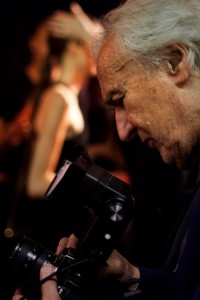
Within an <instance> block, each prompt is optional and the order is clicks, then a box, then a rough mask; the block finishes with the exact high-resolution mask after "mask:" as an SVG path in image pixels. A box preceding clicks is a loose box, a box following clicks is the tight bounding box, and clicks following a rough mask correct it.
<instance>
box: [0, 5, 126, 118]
mask: <svg viewBox="0 0 200 300" xmlns="http://www.w3.org/2000/svg"><path fill="white" fill-rule="evenodd" d="M76 2H77V3H79V4H80V5H81V7H82V8H83V9H84V11H85V12H86V13H87V14H89V15H91V16H93V17H100V16H101V15H102V14H104V13H106V12H107V11H108V10H109V9H111V8H113V7H116V6H117V5H118V4H119V3H120V2H121V1H119V0H109V1H106V0H98V1H93V0H79V1H76ZM70 3H71V1H69V0H56V1H54V0H50V1H47V0H43V1H39V0H31V1H30V0H29V1H26V0H20V1H15V0H8V1H4V4H3V5H2V8H1V12H0V38H1V47H0V66H1V72H0V114H4V115H6V117H7V118H11V117H12V115H13V114H14V113H15V111H16V110H18V109H19V106H21V101H20V99H19V97H17V95H16V94H17V93H19V92H21V93H22V92H23V91H22V90H23V86H22V82H21V76H22V72H23V71H22V70H23V67H24V64H26V62H27V55H28V53H27V38H28V37H29V36H30V35H31V34H32V32H33V30H34V29H35V28H36V26H37V25H38V24H39V23H40V22H41V21H42V20H43V19H44V18H45V17H47V16H49V15H50V14H51V13H52V12H53V11H55V10H59V9H62V10H66V11H67V10H68V9H69V4H70ZM24 88H25V87H24ZM11 99H12V104H11Z"/></svg>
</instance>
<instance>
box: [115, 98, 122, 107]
mask: <svg viewBox="0 0 200 300" xmlns="http://www.w3.org/2000/svg"><path fill="white" fill-rule="evenodd" d="M123 102H124V97H120V98H117V99H113V105H118V106H119V105H120V106H123Z"/></svg>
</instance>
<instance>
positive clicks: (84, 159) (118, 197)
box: [9, 146, 134, 300]
mask: <svg viewBox="0 0 200 300" xmlns="http://www.w3.org/2000/svg"><path fill="white" fill-rule="evenodd" d="M46 197H47V200H48V199H49V201H53V202H55V204H56V203H58V204H62V203H63V202H66V201H67V212H66V211H63V209H62V207H61V206H59V212H60V218H61V219H62V220H63V224H64V220H65V218H66V216H67V218H68V216H69V218H71V219H70V220H71V223H72V226H71V230H72V232H73V233H74V234H75V236H76V237H78V239H79V245H78V248H77V249H65V250H64V251H63V252H62V253H61V254H60V255H59V256H57V255H56V254H54V253H53V252H51V251H49V250H48V249H46V248H45V247H44V246H42V245H41V244H39V243H38V242H37V241H35V240H33V239H32V238H30V237H28V236H26V237H23V238H22V239H21V241H20V242H19V243H18V244H17V246H16V247H15V249H14V251H13V252H12V254H11V256H10V258H9V273H10V275H11V277H12V278H13V279H14V282H15V285H16V286H20V287H21V288H22V290H23V293H24V295H26V297H27V299H28V300H29V299H34V300H35V299H37V296H36V294H35V292H34V287H37V285H39V284H40V281H39V270H40V268H41V266H42V265H43V264H44V263H45V262H51V263H52V264H53V265H54V266H55V267H56V269H57V278H58V289H59V293H60V296H61V298H62V299H64V298H65V297H66V294H67V293H69V290H71V289H75V290H77V291H83V290H87V287H88V286H89V285H90V286H91V283H92V284H93V281H94V276H93V273H94V271H95V268H96V267H98V266H99V265H102V264H106V260H107V258H108V257H109V255H110V254H111V252H112V250H113V249H114V248H115V247H116V244H117V242H118V241H119V240H120V238H121V237H122V235H123V233H124V231H125V229H126V228H127V225H128V224H129V222H130V220H131V219H132V217H133V209H134V197H133V189H132V187H130V186H129V185H128V184H126V183H125V182H123V181H121V180H120V179H118V178H116V177H115V176H112V175H111V174H109V173H108V172H107V171H105V170H104V169H103V168H101V167H100V166H98V165H96V164H95V163H93V162H92V160H91V159H90V157H89V155H88V153H87V152H86V150H85V149H84V147H82V146H77V147H75V149H74V150H73V151H72V152H71V154H70V155H69V157H68V159H67V160H65V161H64V163H63V165H62V166H61V168H60V169H59V170H58V172H57V174H56V176H55V178H54V180H53V181H52V183H51V185H50V186H49V188H48V190H47V192H46ZM68 222H69V220H68V221H67V224H68ZM35 290H37V288H36V289H35ZM39 290H40V289H39V288H38V291H36V292H37V293H39ZM33 295H34V296H33Z"/></svg>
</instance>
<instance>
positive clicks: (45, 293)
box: [13, 264, 61, 300]
mask: <svg viewBox="0 0 200 300" xmlns="http://www.w3.org/2000/svg"><path fill="white" fill-rule="evenodd" d="M54 271H55V268H54V266H53V265H51V264H44V265H43V266H42V268H41V270H40V279H41V280H42V279H44V278H45V277H47V276H48V275H50V274H51V273H53V272H54ZM52 279H53V280H51V279H50V280H47V281H46V282H45V283H43V284H42V285H41V292H42V300H49V299H51V300H61V298H60V296H59V294H58V289H57V281H56V277H53V278H52ZM13 300H18V299H13Z"/></svg>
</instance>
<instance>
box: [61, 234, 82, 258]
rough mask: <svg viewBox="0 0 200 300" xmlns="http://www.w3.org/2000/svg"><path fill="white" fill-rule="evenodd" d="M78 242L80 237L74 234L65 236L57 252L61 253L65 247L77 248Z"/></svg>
mask: <svg viewBox="0 0 200 300" xmlns="http://www.w3.org/2000/svg"><path fill="white" fill-rule="evenodd" d="M78 243H79V239H78V238H77V237H75V235H73V234H72V235H71V236H70V237H63V238H62V239H61V240H60V241H59V243H58V246H57V250H56V254H57V255H59V254H60V253H61V252H62V251H63V250H64V249H65V248H77V245H78Z"/></svg>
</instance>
